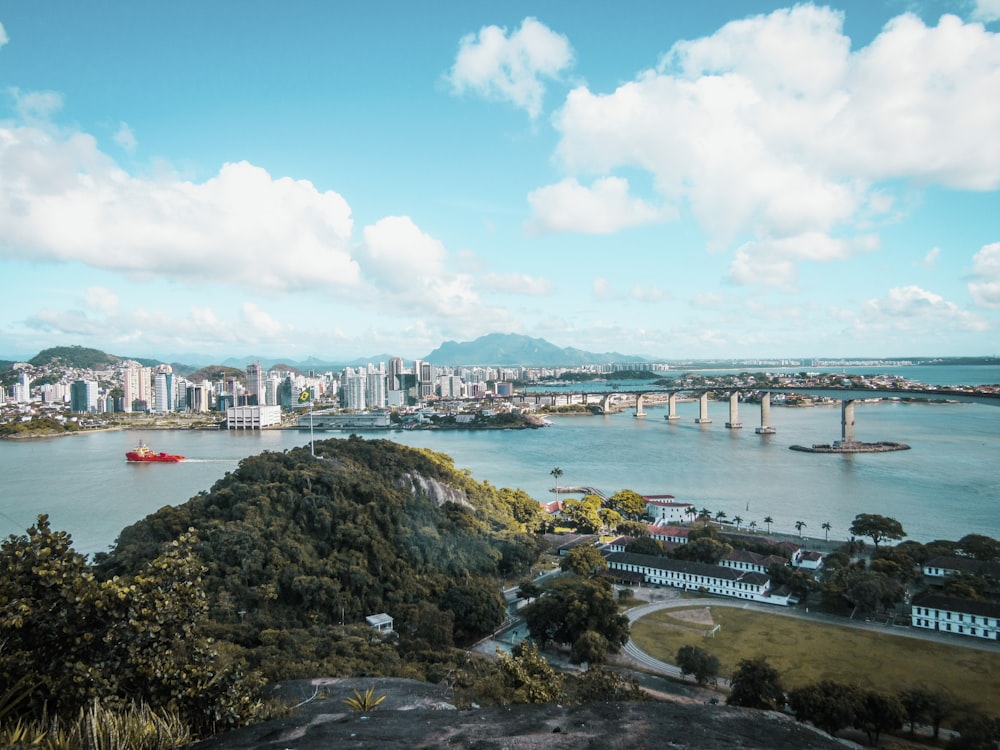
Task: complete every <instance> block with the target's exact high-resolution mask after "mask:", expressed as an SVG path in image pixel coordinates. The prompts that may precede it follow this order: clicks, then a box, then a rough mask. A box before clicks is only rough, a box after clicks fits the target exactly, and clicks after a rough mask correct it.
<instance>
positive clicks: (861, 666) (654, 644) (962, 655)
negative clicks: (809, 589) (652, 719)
mask: <svg viewBox="0 0 1000 750" xmlns="http://www.w3.org/2000/svg"><path fill="white" fill-rule="evenodd" d="M713 625H719V626H721V627H719V629H718V631H717V632H716V633H715V635H714V636H713V637H707V636H706V634H707V633H708V631H709V630H710V629H711V628H712V627H713ZM632 638H633V639H634V640H635V642H636V644H637V645H638V646H639V647H640V648H641V649H643V650H644V651H645V652H646V653H648V654H650V655H651V656H655V657H656V658H657V659H660V660H662V661H665V662H668V663H671V664H672V663H674V661H675V656H676V654H677V649H679V648H680V647H681V646H684V645H693V646H699V647H700V648H703V649H705V650H706V651H708V652H710V653H712V654H714V655H715V656H716V657H718V659H719V661H720V663H721V664H722V670H721V675H720V676H723V677H728V676H729V675H730V674H731V673H732V671H733V669H734V668H735V666H736V664H737V662H739V661H740V659H745V658H751V657H755V656H764V657H766V658H767V660H768V662H770V663H771V664H772V665H773V666H774V667H775V668H776V669H777V670H778V672H779V673H780V674H781V676H782V680H783V681H784V684H785V689H786V690H787V689H790V688H795V687H799V686H801V685H806V684H809V683H811V682H817V681H819V680H825V679H830V680H838V681H840V682H854V683H857V684H859V685H862V686H864V687H871V688H878V689H881V690H886V691H890V692H891V691H896V690H899V689H901V688H904V687H909V686H911V685H926V686H928V687H944V688H947V689H948V690H950V691H951V692H952V693H953V694H954V695H955V697H956V698H958V699H959V700H961V701H963V702H966V703H968V704H970V705H973V706H976V707H978V708H980V709H983V710H984V711H986V712H988V713H990V714H995V713H996V710H997V706H998V705H1000V653H997V652H986V651H978V650H973V649H966V648H961V647H958V646H948V645H942V644H938V643H931V642H928V641H922V640H916V639H912V638H905V637H900V636H892V635H889V634H888V633H886V634H882V633H871V632H869V631H863V630H858V629H855V628H847V627H837V626H834V625H825V624H820V623H813V622H805V621H802V620H800V619H797V618H791V617H782V616H781V615H767V614H763V613H759V612H751V611H748V610H744V609H736V608H731V607H723V606H715V607H712V608H711V610H710V611H707V612H706V609H705V608H704V607H697V608H690V609H683V610H681V609H674V610H661V611H659V612H654V613H653V614H651V615H648V616H646V617H644V618H642V619H641V620H639V621H638V622H636V623H635V624H634V625H633V626H632Z"/></svg>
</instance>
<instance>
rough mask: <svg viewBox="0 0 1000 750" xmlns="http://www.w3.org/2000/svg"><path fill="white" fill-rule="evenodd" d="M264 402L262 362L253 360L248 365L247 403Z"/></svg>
mask: <svg viewBox="0 0 1000 750" xmlns="http://www.w3.org/2000/svg"><path fill="white" fill-rule="evenodd" d="M264 404H265V396H264V375H263V373H262V372H261V369H260V362H251V363H250V364H248V365H247V405H249V406H257V405H264Z"/></svg>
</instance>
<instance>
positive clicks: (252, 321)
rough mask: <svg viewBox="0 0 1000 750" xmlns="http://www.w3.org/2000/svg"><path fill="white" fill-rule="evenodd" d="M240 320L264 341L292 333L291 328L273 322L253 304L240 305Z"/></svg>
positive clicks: (273, 320) (275, 321)
mask: <svg viewBox="0 0 1000 750" xmlns="http://www.w3.org/2000/svg"><path fill="white" fill-rule="evenodd" d="M240 320H241V321H242V322H243V323H245V324H246V325H247V326H249V328H250V329H251V330H252V331H253V332H254V333H255V334H256V335H258V336H260V337H261V338H264V339H278V338H279V337H282V336H286V335H289V334H291V333H292V326H290V325H287V324H285V323H281V322H279V321H277V320H275V319H274V318H273V317H271V316H270V315H269V314H268V313H266V312H264V311H263V310H261V309H260V307H259V306H258V305H256V304H255V303H253V302H244V303H243V304H242V306H241V307H240Z"/></svg>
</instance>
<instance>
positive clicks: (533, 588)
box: [517, 578, 542, 599]
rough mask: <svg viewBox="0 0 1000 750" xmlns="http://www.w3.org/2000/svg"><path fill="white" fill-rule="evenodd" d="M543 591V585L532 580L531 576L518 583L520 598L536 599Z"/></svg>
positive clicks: (518, 595)
mask: <svg viewBox="0 0 1000 750" xmlns="http://www.w3.org/2000/svg"><path fill="white" fill-rule="evenodd" d="M541 593H542V587H541V586H539V585H538V584H537V583H535V582H534V581H532V580H531V579H530V578H525V579H524V580H523V581H521V582H520V583H519V584H518V585H517V598H518V599H534V598H535V597H536V596H538V595H539V594H541Z"/></svg>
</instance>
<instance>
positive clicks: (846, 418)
mask: <svg viewBox="0 0 1000 750" xmlns="http://www.w3.org/2000/svg"><path fill="white" fill-rule="evenodd" d="M854 442H855V440H854V401H853V400H844V401H841V402H840V442H839V443H837V445H851V444H853V443H854Z"/></svg>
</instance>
